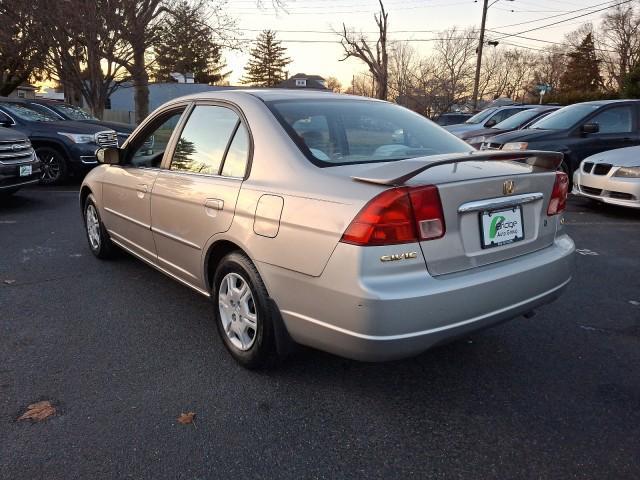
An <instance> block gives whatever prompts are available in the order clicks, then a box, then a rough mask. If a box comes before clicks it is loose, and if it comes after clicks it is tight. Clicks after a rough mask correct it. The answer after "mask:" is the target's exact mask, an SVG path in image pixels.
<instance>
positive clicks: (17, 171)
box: [0, 127, 40, 196]
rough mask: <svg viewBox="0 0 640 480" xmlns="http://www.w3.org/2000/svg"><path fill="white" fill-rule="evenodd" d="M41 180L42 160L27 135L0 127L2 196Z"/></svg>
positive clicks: (0, 181)
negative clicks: (39, 159)
mask: <svg viewBox="0 0 640 480" xmlns="http://www.w3.org/2000/svg"><path fill="white" fill-rule="evenodd" d="M39 180H40V162H39V161H38V158H37V157H36V154H35V152H34V151H33V148H32V147H31V143H30V142H29V139H28V138H27V137H26V135H23V134H21V133H20V132H17V131H14V130H9V129H6V128H1V127H0V196H4V195H11V194H12V193H15V192H17V191H18V190H20V189H21V188H22V187H24V186H25V185H29V184H32V183H38V181H39Z"/></svg>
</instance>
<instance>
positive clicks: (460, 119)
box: [434, 112, 473, 127]
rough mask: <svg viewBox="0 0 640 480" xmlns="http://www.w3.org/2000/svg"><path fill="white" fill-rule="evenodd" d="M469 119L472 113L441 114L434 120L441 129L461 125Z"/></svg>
mask: <svg viewBox="0 0 640 480" xmlns="http://www.w3.org/2000/svg"><path fill="white" fill-rule="evenodd" d="M471 117H473V114H472V113H461V112H452V113H443V114H442V115H440V116H438V118H436V119H435V120H434V122H436V123H437V124H438V125H440V126H441V127H445V126H447V125H459V124H461V123H464V122H466V121H467V120H469V119H470V118H471Z"/></svg>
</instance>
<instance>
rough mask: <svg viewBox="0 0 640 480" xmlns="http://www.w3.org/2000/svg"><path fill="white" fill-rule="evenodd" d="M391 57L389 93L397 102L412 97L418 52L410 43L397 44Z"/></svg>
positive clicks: (392, 50)
mask: <svg viewBox="0 0 640 480" xmlns="http://www.w3.org/2000/svg"><path fill="white" fill-rule="evenodd" d="M390 50H391V52H390V55H389V91H390V98H391V99H393V100H395V101H396V102H397V101H398V99H403V98H407V97H409V96H411V95H412V94H413V93H414V90H415V84H416V69H417V65H416V57H417V55H416V51H415V49H414V48H413V47H412V46H411V45H410V44H409V42H395V43H393V44H392V45H391V49H390Z"/></svg>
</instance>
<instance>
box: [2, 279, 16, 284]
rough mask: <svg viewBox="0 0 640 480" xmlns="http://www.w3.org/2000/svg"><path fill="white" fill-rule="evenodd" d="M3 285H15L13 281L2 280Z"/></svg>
mask: <svg viewBox="0 0 640 480" xmlns="http://www.w3.org/2000/svg"><path fill="white" fill-rule="evenodd" d="M2 282H3V283H6V284H7V285H13V284H14V283H16V281H15V280H3V281H2Z"/></svg>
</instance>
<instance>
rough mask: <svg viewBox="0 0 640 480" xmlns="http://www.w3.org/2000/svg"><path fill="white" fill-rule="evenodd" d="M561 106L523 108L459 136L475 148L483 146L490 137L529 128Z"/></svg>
mask: <svg viewBox="0 0 640 480" xmlns="http://www.w3.org/2000/svg"><path fill="white" fill-rule="evenodd" d="M559 108H560V107H539V108H530V109H527V110H523V111H521V112H519V113H516V114H515V115H512V116H510V117H509V118H507V119H506V120H503V121H501V122H500V123H498V124H497V125H494V126H493V127H491V128H484V127H482V128H479V129H477V130H469V131H467V132H465V133H463V134H461V135H459V138H461V139H462V140H464V141H465V142H467V143H468V144H469V145H471V146H472V147H474V148H481V146H482V144H483V143H484V142H486V141H488V140H489V139H490V138H492V137H494V136H496V135H499V134H501V133H505V132H510V131H512V130H520V129H522V128H527V127H528V126H529V125H531V124H532V123H533V122H535V121H536V120H539V119H540V118H541V117H544V116H546V115H549V114H550V113H551V112H554V111H556V110H558V109H559Z"/></svg>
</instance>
